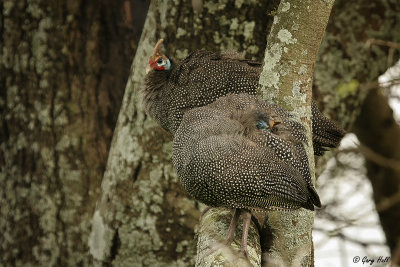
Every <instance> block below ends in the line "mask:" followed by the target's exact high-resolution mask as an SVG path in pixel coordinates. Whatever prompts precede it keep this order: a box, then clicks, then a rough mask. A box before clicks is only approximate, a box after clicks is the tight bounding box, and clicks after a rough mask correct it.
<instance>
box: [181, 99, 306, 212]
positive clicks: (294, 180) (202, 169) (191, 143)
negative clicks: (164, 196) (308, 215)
mask: <svg viewBox="0 0 400 267" xmlns="http://www.w3.org/2000/svg"><path fill="white" fill-rule="evenodd" d="M240 131H241V125H240V124H238V122H237V121H235V120H232V119H230V118H229V116H227V113H226V112H225V111H219V110H216V109H210V108H207V107H202V108H197V109H193V110H190V111H188V112H187V113H186V114H185V116H184V119H183V121H182V123H181V125H180V127H179V129H178V131H177V132H176V134H175V138H174V153H173V160H174V165H175V166H176V168H177V171H178V176H179V178H180V179H181V181H183V185H184V187H185V188H186V189H187V191H188V192H189V193H190V194H191V195H192V196H194V197H195V198H197V199H199V200H200V201H203V202H205V203H207V204H214V205H225V206H230V205H236V207H239V206H238V205H239V204H240V205H242V207H247V206H255V207H258V208H266V206H268V205H272V206H279V207H283V208H287V207H291V208H295V207H300V206H305V205H306V203H308V202H309V196H308V194H309V192H308V189H307V183H306V182H305V180H304V179H303V177H302V176H301V174H300V173H299V172H298V171H297V170H296V169H295V168H293V167H292V166H290V165H289V164H288V163H285V162H283V161H281V160H279V159H278V157H276V156H275V155H274V152H273V150H271V149H268V148H265V147H261V146H259V145H258V144H257V143H254V142H253V141H251V140H249V139H247V138H246V136H244V135H243V134H241V132H240ZM202 184H203V185H204V186H202ZM205 188H207V190H206V189H205ZM199 192H200V193H199ZM235 203H236V204H235ZM311 206H312V205H311Z"/></svg>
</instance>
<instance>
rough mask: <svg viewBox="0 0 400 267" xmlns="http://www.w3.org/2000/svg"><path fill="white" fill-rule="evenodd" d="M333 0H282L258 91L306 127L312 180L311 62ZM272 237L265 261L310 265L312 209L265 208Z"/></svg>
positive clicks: (322, 34) (316, 50) (314, 59)
mask: <svg viewBox="0 0 400 267" xmlns="http://www.w3.org/2000/svg"><path fill="white" fill-rule="evenodd" d="M332 6H333V1H313V2H304V1H301V0H292V1H285V0H281V2H280V4H279V8H278V12H277V14H276V16H275V17H274V24H273V26H272V29H271V33H270V34H269V36H268V45H267V49H266V52H265V57H264V65H263V71H262V73H261V77H260V94H261V96H262V97H263V99H264V100H267V101H274V102H277V103H278V104H280V105H281V106H283V107H285V108H286V109H288V110H289V111H292V113H293V114H294V115H295V117H296V119H297V120H298V121H299V122H301V123H302V124H303V125H304V127H305V128H306V129H307V139H308V146H307V147H306V149H307V154H308V158H309V166H310V172H311V175H312V179H313V181H314V183H315V171H314V153H313V146H312V131H311V100H312V81H313V73H314V65H315V61H316V59H317V55H318V48H319V46H320V44H321V41H322V37H323V36H324V32H325V28H326V25H327V23H328V19H329V14H330V12H331V9H332ZM267 217H268V221H267V223H268V225H269V227H270V228H271V229H272V232H273V234H274V235H273V239H272V241H269V242H272V244H271V247H270V248H269V250H268V258H267V259H266V260H267V263H268V262H272V264H274V265H275V264H276V265H277V266H278V265H279V266H283V265H287V266H291V265H294V266H300V265H301V266H312V265H314V259H313V255H314V254H313V246H312V226H313V222H314V212H310V211H308V210H305V209H298V210H294V211H290V212H287V211H271V212H268V213H267Z"/></svg>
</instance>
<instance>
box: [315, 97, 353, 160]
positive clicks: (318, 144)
mask: <svg viewBox="0 0 400 267" xmlns="http://www.w3.org/2000/svg"><path fill="white" fill-rule="evenodd" d="M312 116H313V120H312V121H313V125H312V127H313V145H314V155H317V156H322V155H323V154H324V152H325V151H326V150H327V149H326V148H328V147H329V148H334V147H338V146H339V144H340V141H341V140H342V138H343V136H344V135H345V133H346V132H345V131H344V130H343V129H342V128H341V127H340V126H339V125H337V124H336V123H335V122H333V121H332V120H330V119H328V118H327V117H325V116H324V115H323V114H322V113H321V112H320V111H319V109H318V107H317V105H316V104H315V102H314V101H313V103H312Z"/></svg>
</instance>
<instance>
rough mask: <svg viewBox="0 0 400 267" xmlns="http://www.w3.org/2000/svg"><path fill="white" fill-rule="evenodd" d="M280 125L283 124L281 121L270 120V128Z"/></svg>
mask: <svg viewBox="0 0 400 267" xmlns="http://www.w3.org/2000/svg"><path fill="white" fill-rule="evenodd" d="M280 123H281V122H280V121H275V120H272V119H270V120H269V128H270V129H272V128H273V127H274V126H275V125H278V124H280Z"/></svg>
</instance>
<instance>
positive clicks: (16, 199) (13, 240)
mask: <svg viewBox="0 0 400 267" xmlns="http://www.w3.org/2000/svg"><path fill="white" fill-rule="evenodd" d="M122 4H123V1H105V2H104V3H100V4H99V3H98V1H73V2H71V1H43V0H37V1H23V0H21V1H13V0H5V1H1V3H0V10H1V20H0V32H1V38H0V51H1V57H0V87H1V90H0V110H1V114H2V115H1V116H2V119H1V122H2V125H1V133H0V142H1V145H0V146H1V153H0V164H1V172H0V188H2V190H0V202H1V203H2V204H1V220H0V231H1V233H2V234H1V237H0V240H1V241H0V243H1V248H0V258H1V262H2V264H4V266H85V265H89V262H90V257H89V255H88V254H87V251H88V245H87V239H88V236H89V233H90V228H91V217H92V214H93V210H94V205H95V201H96V200H97V198H98V195H99V193H100V190H99V187H100V181H101V177H102V174H103V171H104V167H105V163H106V158H107V152H108V147H109V144H110V141H111V136H112V131H113V128H114V125H115V121H116V115H117V111H118V110H119V106H120V101H121V98H122V93H123V84H124V83H125V79H126V77H127V76H128V70H129V64H130V62H129V57H128V55H131V54H132V52H133V51H132V49H131V48H130V44H131V41H132V36H131V34H130V33H129V31H128V28H127V27H126V26H125V24H124V21H123V17H122V16H121V15H120V14H119V13H120V10H121V7H122ZM116 18H118V19H116ZM100 77H101V79H100ZM110 88H113V90H110Z"/></svg>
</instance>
